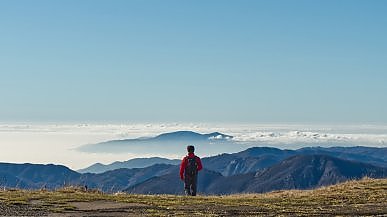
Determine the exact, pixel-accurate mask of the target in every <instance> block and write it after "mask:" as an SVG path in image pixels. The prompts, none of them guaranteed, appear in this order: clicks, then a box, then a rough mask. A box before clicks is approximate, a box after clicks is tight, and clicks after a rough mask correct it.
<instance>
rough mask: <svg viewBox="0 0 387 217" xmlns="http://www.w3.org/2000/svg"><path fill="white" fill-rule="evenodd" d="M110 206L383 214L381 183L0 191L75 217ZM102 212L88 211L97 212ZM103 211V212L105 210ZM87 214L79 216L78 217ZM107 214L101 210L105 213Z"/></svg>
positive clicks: (5, 197)
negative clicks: (209, 192) (248, 189)
mask: <svg viewBox="0 0 387 217" xmlns="http://www.w3.org/2000/svg"><path fill="white" fill-rule="evenodd" d="M96 201H98V202H101V201H114V202H117V203H120V204H124V205H125V204H127V205H128V206H127V207H124V206H123V207H121V208H120V209H117V210H114V209H110V210H109V212H114V211H117V213H116V215H119V214H124V213H126V214H133V215H138V214H142V215H144V214H146V215H147V214H149V215H160V216H163V215H169V214H172V215H187V214H188V213H191V214H197V215H206V216H208V215H213V216H218V215H222V216H224V215H230V216H234V215H265V216H266V215H273V216H274V215H305V216H312V215H316V216H319V215H381V214H387V179H363V180H360V181H351V182H346V183H342V184H339V185H335V186H330V187H324V188H319V189H316V190H306V191H299V190H292V191H277V192H271V193H266V194H241V195H229V196H197V197H184V196H173V195H128V194H119V195H110V194H101V193H98V192H96V193H93V192H82V191H79V190H76V189H62V190H58V191H55V192H51V191H26V190H7V191H0V203H3V204H6V206H9V207H23V206H31V207H32V208H33V209H34V210H49V212H62V213H66V212H68V213H72V214H74V215H75V214H76V213H79V212H81V211H80V210H79V207H78V206H77V204H79V202H90V203H93V202H96ZM101 211H103V210H94V212H101ZM105 211H106V210H105ZM88 212H90V213H91V212H93V210H88V211H85V210H84V211H82V213H83V215H87V214H88ZM106 212H107V211H106Z"/></svg>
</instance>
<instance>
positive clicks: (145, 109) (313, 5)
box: [0, 0, 387, 124]
mask: <svg viewBox="0 0 387 217" xmlns="http://www.w3.org/2000/svg"><path fill="white" fill-rule="evenodd" d="M386 69H387V1H381V0H380V1H376V0H375V1H356V0H351V1H329V0H328V1H325V0H324V1H207V0H206V1H204V0H203V1H169V0H165V1H156V0H154V1H142V0H141V1H140V0H133V1H126V0H125V1H124V0H123V1H118V0H116V1H98V0H84V1H53V0H47V1H39V0H36V1H19V0H18V1H15V0H9V1H6V0H3V1H0V100H1V106H0V121H4V122H12V121H17V122H20V121H32V122H56V121H57V122H67V121H82V122H83V121H97V122H98V121H102V122H159V121H160V122H228V123H232V122H249V123H261V122H265V123H267V122H284V123H288V122H300V123H383V124H385V123H387V109H386V107H387V97H386V93H387V85H386V83H387V82H386V81H387V71H386Z"/></svg>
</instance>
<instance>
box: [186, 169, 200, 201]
mask: <svg viewBox="0 0 387 217" xmlns="http://www.w3.org/2000/svg"><path fill="white" fill-rule="evenodd" d="M197 183H198V175H197V174H196V175H194V176H187V175H186V176H185V177H184V190H185V194H186V195H189V196H196V189H197Z"/></svg>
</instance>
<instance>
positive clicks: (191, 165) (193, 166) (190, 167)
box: [185, 156, 198, 177]
mask: <svg viewBox="0 0 387 217" xmlns="http://www.w3.org/2000/svg"><path fill="white" fill-rule="evenodd" d="M197 173H198V163H197V162H196V156H195V157H187V166H186V167H185V174H186V175H187V176H189V177H193V176H196V174H197Z"/></svg>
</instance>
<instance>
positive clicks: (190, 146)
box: [187, 145, 195, 153]
mask: <svg viewBox="0 0 387 217" xmlns="http://www.w3.org/2000/svg"><path fill="white" fill-rule="evenodd" d="M187 151H188V153H194V152H195V147H194V146H193V145H189V146H187Z"/></svg>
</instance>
